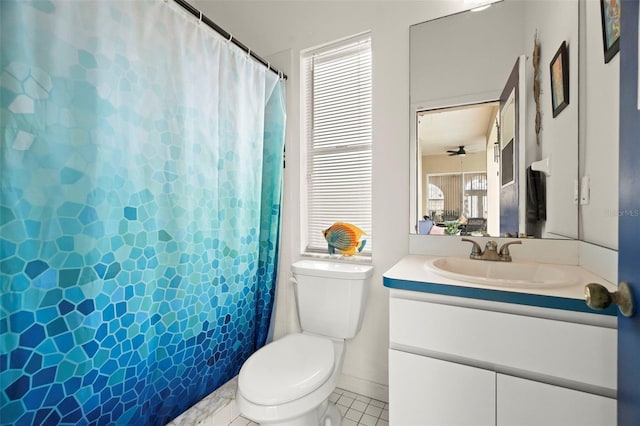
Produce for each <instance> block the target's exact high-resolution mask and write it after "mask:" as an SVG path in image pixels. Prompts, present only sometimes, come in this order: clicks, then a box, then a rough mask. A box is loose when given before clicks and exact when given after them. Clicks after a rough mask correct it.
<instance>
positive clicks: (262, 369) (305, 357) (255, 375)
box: [238, 333, 335, 405]
mask: <svg viewBox="0 0 640 426" xmlns="http://www.w3.org/2000/svg"><path fill="white" fill-rule="evenodd" d="M334 362H335V353H334V345H333V342H332V341H331V340H330V339H329V338H324V337H319V336H313V335H309V334H303V333H294V334H289V335H287V336H285V337H283V338H282V339H280V340H277V341H275V342H272V343H270V344H268V345H266V346H264V347H263V348H261V349H260V350H258V351H257V352H256V353H254V354H253V355H252V356H251V357H249V359H248V360H247V361H246V362H245V363H244V365H243V366H242V369H241V370H240V375H239V377H238V389H241V390H242V395H243V396H244V397H245V398H246V399H247V400H249V401H251V402H253V403H255V404H260V405H278V404H284V403H286V402H290V401H293V400H295V399H298V398H301V397H303V396H305V395H307V394H309V393H311V392H313V391H314V390H316V389H318V388H319V387H320V386H321V385H322V384H323V383H324V382H326V381H327V379H328V378H329V376H331V374H332V372H333V370H334Z"/></svg>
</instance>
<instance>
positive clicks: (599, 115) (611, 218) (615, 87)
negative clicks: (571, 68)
mask: <svg viewBox="0 0 640 426" xmlns="http://www.w3.org/2000/svg"><path fill="white" fill-rule="evenodd" d="M581 12H582V14H583V16H582V19H583V22H582V25H583V26H584V27H585V28H586V31H585V32H584V33H582V34H583V37H582V39H581V46H582V47H583V49H581V52H580V56H581V67H580V70H581V74H580V82H581V89H582V91H581V93H580V96H581V99H584V100H585V101H586V102H585V103H584V104H582V105H581V111H580V124H581V128H582V129H581V130H582V133H581V135H580V169H581V170H582V175H584V176H589V178H590V181H591V192H590V198H591V200H590V203H589V204H588V205H584V206H581V209H580V237H581V240H583V241H586V242H589V243H593V244H597V245H601V246H604V247H607V248H611V249H614V250H617V249H618V155H619V150H618V146H619V123H618V117H619V114H620V106H619V90H620V54H619V53H618V54H617V55H616V56H615V57H614V58H613V59H612V60H611V61H610V62H609V63H608V64H605V63H604V53H603V46H602V26H601V24H600V3H599V2H598V1H596V0H582V3H581Z"/></svg>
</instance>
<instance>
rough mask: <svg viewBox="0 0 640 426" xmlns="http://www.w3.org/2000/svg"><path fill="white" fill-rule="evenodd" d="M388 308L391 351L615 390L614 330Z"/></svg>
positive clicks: (402, 302)
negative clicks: (436, 356) (405, 350)
mask: <svg viewBox="0 0 640 426" xmlns="http://www.w3.org/2000/svg"><path fill="white" fill-rule="evenodd" d="M389 309H390V319H391V321H390V343H391V347H392V348H394V347H404V346H408V347H412V348H415V349H416V350H418V351H420V350H423V351H425V353H438V354H443V355H442V357H443V358H445V359H446V355H447V354H448V355H452V356H453V357H454V358H455V359H458V360H460V359H468V360H474V361H476V362H479V364H481V365H483V366H487V367H490V366H491V365H494V366H496V371H500V370H503V371H510V370H520V371H524V372H531V373H536V374H541V375H549V376H552V377H557V378H561V379H564V380H569V381H575V382H580V383H585V384H588V385H593V386H599V387H604V388H607V389H612V390H615V389H616V381H617V380H616V359H617V335H616V330H614V329H610V328H604V327H596V326H591V325H585V324H576V323H570V322H564V321H556V320H549V319H544V318H535V317H527V316H521V315H514V314H507V313H502V312H493V311H486V310H479V309H471V308H462V307H457V306H450V305H442V304H438V303H431V302H423V301H414V300H407V299H398V298H391V299H390V307H389Z"/></svg>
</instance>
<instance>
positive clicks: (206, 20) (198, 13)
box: [173, 0, 287, 80]
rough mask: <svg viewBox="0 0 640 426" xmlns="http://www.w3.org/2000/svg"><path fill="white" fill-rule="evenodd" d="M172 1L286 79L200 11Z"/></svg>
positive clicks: (280, 72) (284, 76) (175, 0)
mask: <svg viewBox="0 0 640 426" xmlns="http://www.w3.org/2000/svg"><path fill="white" fill-rule="evenodd" d="M173 1H174V2H176V3H178V4H179V5H180V6H182V8H183V9H185V10H186V11H187V12H189V13H191V14H192V15H193V16H195V17H196V18H198V19H200V21H202V22H203V23H205V24H206V25H207V26H208V27H210V28H211V29H213V30H214V31H215V32H217V33H218V34H220V35H221V36H222V37H224V38H226V39H227V40H230V41H231V42H232V43H233V44H235V45H236V46H238V47H239V48H240V49H242V50H244V51H245V52H246V53H248V54H249V55H251V57H252V58H253V59H255V60H256V61H258V62H260V63H261V64H262V65H264V66H265V67H268V68H269V70H270V71H272V72H274V73H276V74H278V76H281V77H282V78H283V79H285V80H286V79H287V75H286V74H285V73H283V72H282V71H280V70H278V69H277V68H276V67H274V66H273V65H271V64H270V63H269V62H267V61H265V60H264V59H262V58H261V57H260V56H259V55H257V54H255V53H254V52H253V51H252V50H251V49H249V48H248V47H247V46H245V45H244V44H242V43H241V42H240V41H239V40H237V39H236V38H235V37H233V36H232V35H231V34H229V33H228V32H226V31H225V30H224V29H223V28H221V27H220V26H219V25H217V24H216V23H215V22H213V21H212V20H211V19H209V18H208V17H206V16H205V15H204V14H203V13H202V12H201V11H199V10H198V9H196V8H195V7H193V6H191V5H190V4H189V3H187V2H186V1H185V0H173Z"/></svg>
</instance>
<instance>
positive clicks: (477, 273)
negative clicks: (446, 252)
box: [425, 257, 577, 288]
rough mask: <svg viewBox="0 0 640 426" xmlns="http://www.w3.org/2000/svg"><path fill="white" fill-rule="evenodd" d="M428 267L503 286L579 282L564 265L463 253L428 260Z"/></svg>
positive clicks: (458, 277) (442, 273)
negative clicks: (477, 257) (476, 257)
mask: <svg viewBox="0 0 640 426" xmlns="http://www.w3.org/2000/svg"><path fill="white" fill-rule="evenodd" d="M425 267H426V268H427V269H428V270H430V271H433V272H435V273H436V274H438V275H440V276H443V277H446V278H451V279H454V280H458V281H465V282H472V283H477V284H483V285H491V286H499V287H518V288H559V287H569V286H572V285H575V284H576V283H577V281H576V280H575V279H574V278H572V277H570V276H569V275H568V274H567V273H566V272H565V271H563V270H561V269H560V268H556V267H553V266H549V265H545V264H540V263H531V262H522V261H515V260H514V261H512V262H493V261H486V260H474V259H468V258H462V257H440V258H437V259H430V260H428V261H427V262H425Z"/></svg>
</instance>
